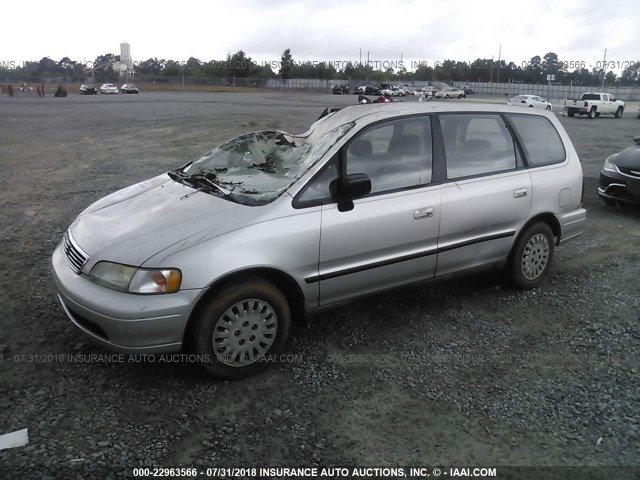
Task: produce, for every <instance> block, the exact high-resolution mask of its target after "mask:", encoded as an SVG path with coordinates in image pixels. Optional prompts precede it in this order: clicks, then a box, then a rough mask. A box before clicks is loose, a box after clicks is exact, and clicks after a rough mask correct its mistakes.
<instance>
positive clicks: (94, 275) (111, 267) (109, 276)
mask: <svg viewBox="0 0 640 480" xmlns="http://www.w3.org/2000/svg"><path fill="white" fill-rule="evenodd" d="M135 273H136V268H135V267H130V266H128V265H120V264H119V263H111V262H98V263H96V264H95V266H94V267H93V268H92V269H91V272H90V273H89V279H91V280H93V281H94V282H96V283H98V284H100V285H102V286H103V287H107V288H111V289H113V290H119V291H121V292H126V291H127V290H128V288H129V283H131V279H132V278H133V275H134V274H135Z"/></svg>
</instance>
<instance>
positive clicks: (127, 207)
mask: <svg viewBox="0 0 640 480" xmlns="http://www.w3.org/2000/svg"><path fill="white" fill-rule="evenodd" d="M261 211H263V208H262V207H250V206H246V205H241V204H238V203H235V202H232V201H229V200H225V199H223V198H219V197H216V196H213V195H211V194H208V193H205V192H201V191H199V190H196V189H194V188H191V187H189V186H186V185H183V184H181V183H178V182H175V181H173V180H171V179H170V178H169V176H168V175H166V174H163V175H160V176H158V177H155V178H152V179H150V180H146V181H144V182H141V183H138V184H135V185H132V186H130V187H127V188H125V189H123V190H119V191H117V192H115V193H112V194H111V195H108V196H106V197H104V198H103V199H101V200H99V201H97V202H96V203H94V204H93V205H91V206H90V207H89V208H87V209H86V210H85V211H83V212H82V213H81V214H80V215H79V216H78V218H76V220H75V221H74V222H73V224H72V225H71V227H70V231H71V236H72V237H73V239H74V240H75V242H76V243H77V244H78V246H80V248H82V249H83V250H84V251H85V253H87V254H88V255H89V261H88V262H87V267H88V268H91V267H92V266H93V265H94V264H95V263H96V262H98V261H101V260H107V261H113V262H117V263H123V264H127V265H133V266H141V265H142V264H143V263H144V262H145V261H146V260H147V259H149V258H150V257H152V256H154V255H156V254H157V253H159V252H161V251H162V250H164V249H166V248H168V247H170V246H172V245H174V244H176V243H178V242H180V241H183V240H185V239H187V238H189V237H191V236H193V235H196V234H204V233H205V232H206V236H207V237H211V236H217V235H222V234H224V233H227V232H229V231H231V230H235V229H237V228H239V227H242V226H246V225H249V224H251V223H253V222H254V221H255V219H256V218H257V217H258V215H259V214H260V213H261ZM202 236H204V235H202Z"/></svg>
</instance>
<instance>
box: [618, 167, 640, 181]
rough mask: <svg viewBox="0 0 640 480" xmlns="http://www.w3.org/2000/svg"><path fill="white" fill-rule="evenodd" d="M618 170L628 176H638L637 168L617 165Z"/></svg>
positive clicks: (639, 172) (639, 173)
mask: <svg viewBox="0 0 640 480" xmlns="http://www.w3.org/2000/svg"><path fill="white" fill-rule="evenodd" d="M618 170H619V171H620V173H622V174H623V175H627V176H628V177H635V178H640V171H638V170H639V169H637V168H636V169H635V170H633V169H631V168H624V167H618Z"/></svg>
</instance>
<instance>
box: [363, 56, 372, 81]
mask: <svg viewBox="0 0 640 480" xmlns="http://www.w3.org/2000/svg"><path fill="white" fill-rule="evenodd" d="M370 53H371V52H367V65H366V66H365V67H364V68H365V71H366V72H367V81H366V83H367V84H368V83H369V54H370Z"/></svg>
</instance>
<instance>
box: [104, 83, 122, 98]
mask: <svg viewBox="0 0 640 480" xmlns="http://www.w3.org/2000/svg"><path fill="white" fill-rule="evenodd" d="M100 93H102V94H103V95H107V94H112V93H115V94H117V93H118V87H116V86H115V85H114V84H113V83H103V84H102V86H101V87H100Z"/></svg>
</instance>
